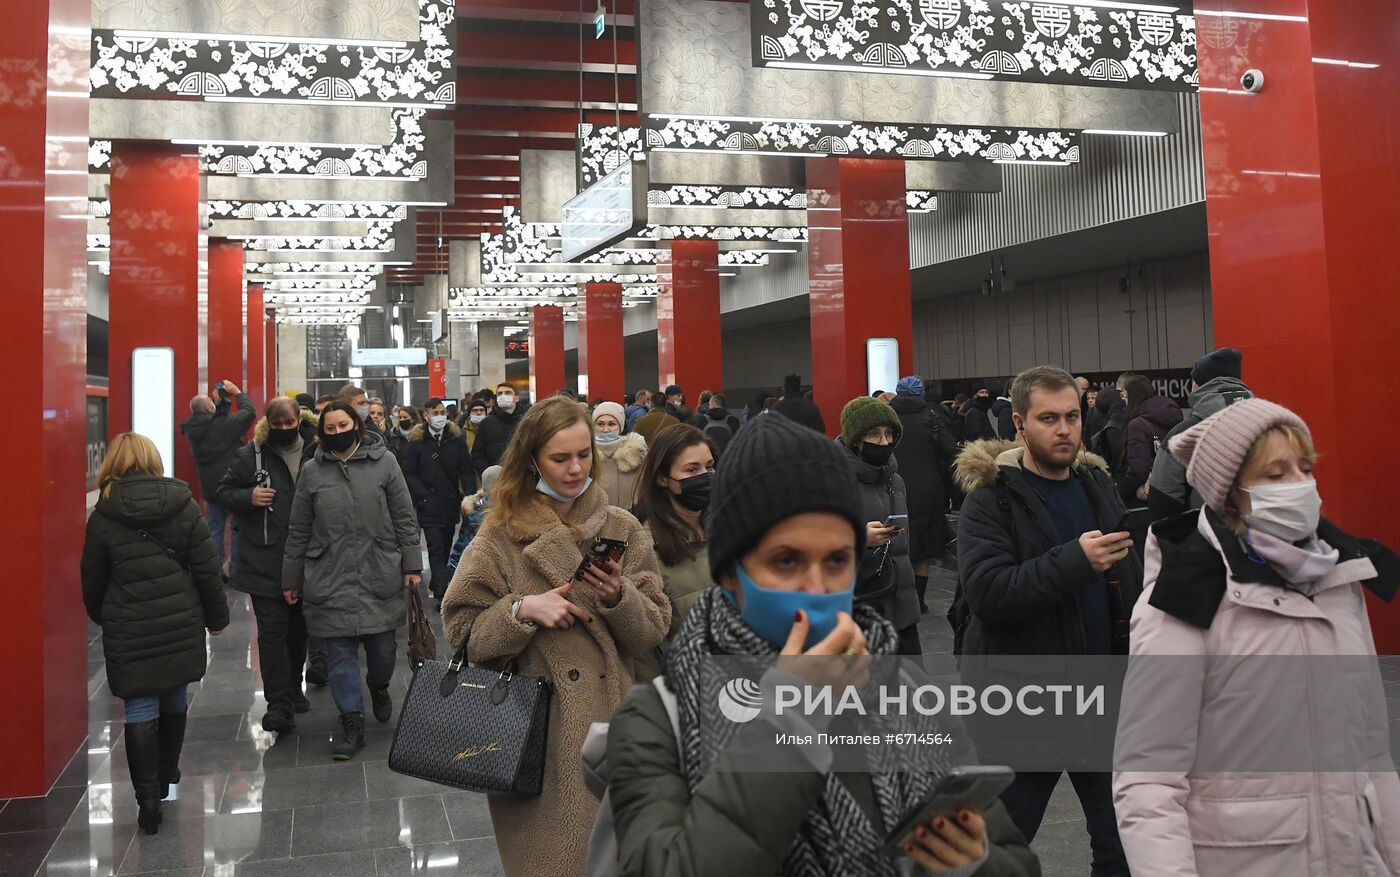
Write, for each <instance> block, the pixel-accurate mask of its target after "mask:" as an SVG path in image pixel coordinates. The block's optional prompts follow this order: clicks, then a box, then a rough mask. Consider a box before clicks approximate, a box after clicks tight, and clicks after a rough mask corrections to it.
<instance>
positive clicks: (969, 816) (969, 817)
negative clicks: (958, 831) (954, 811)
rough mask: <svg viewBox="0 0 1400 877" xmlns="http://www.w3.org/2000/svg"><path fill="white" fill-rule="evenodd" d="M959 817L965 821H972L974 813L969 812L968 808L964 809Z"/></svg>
mask: <svg viewBox="0 0 1400 877" xmlns="http://www.w3.org/2000/svg"><path fill="white" fill-rule="evenodd" d="M958 818H959V819H961V820H962V821H963V822H971V821H972V814H971V813H968V812H967V811H966V810H964V811H963V812H962V814H961V815H959V816H958Z"/></svg>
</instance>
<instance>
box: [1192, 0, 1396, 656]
mask: <svg viewBox="0 0 1400 877" xmlns="http://www.w3.org/2000/svg"><path fill="white" fill-rule="evenodd" d="M1197 11H1198V15H1197V22H1198V25H1197V29H1198V43H1199V53H1200V67H1201V92H1202V94H1201V121H1202V129H1203V132H1204V133H1203V138H1204V145H1205V161H1206V199H1207V200H1206V207H1207V215H1208V220H1209V233H1210V250H1211V253H1210V256H1211V286H1212V307H1213V310H1214V318H1215V342H1216V343H1217V344H1220V345H1230V346H1234V347H1239V348H1240V349H1241V350H1243V351H1244V378H1245V381H1246V382H1247V383H1249V385H1250V386H1251V387H1252V388H1253V389H1254V390H1255V392H1257V393H1259V394H1260V395H1262V396H1265V397H1266V398H1270V399H1273V400H1276V401H1278V402H1280V403H1282V404H1284V405H1287V406H1289V407H1290V408H1292V409H1294V410H1295V411H1297V412H1298V413H1299V414H1300V415H1301V416H1302V417H1303V418H1304V419H1305V420H1306V421H1307V422H1308V425H1309V427H1310V428H1311V429H1312V432H1313V437H1314V439H1315V441H1316V443H1317V445H1318V449H1319V451H1320V452H1321V454H1322V458H1321V461H1320V463H1319V467H1318V480H1319V484H1320V488H1321V491H1322V496H1323V499H1324V503H1325V505H1324V509H1323V513H1324V514H1326V515H1328V516H1329V517H1330V518H1332V519H1334V520H1336V521H1337V522H1338V523H1339V524H1340V525H1341V526H1342V527H1344V528H1347V529H1351V530H1353V531H1356V532H1360V533H1364V534H1366V535H1370V536H1375V537H1378V538H1381V539H1382V540H1384V541H1385V542H1387V543H1389V544H1390V545H1392V546H1394V545H1400V515H1396V514H1395V513H1394V509H1393V504H1394V502H1393V499H1392V498H1391V497H1390V496H1389V494H1390V492H1391V491H1389V490H1386V489H1384V488H1381V487H1379V486H1380V485H1390V484H1395V483H1400V438H1397V436H1396V433H1395V431H1394V430H1392V429H1389V428H1388V426H1387V425H1385V424H1377V425H1375V426H1374V428H1366V427H1362V426H1360V425H1359V423H1358V421H1357V418H1358V417H1362V418H1365V417H1366V416H1367V415H1368V414H1371V415H1375V414H1377V413H1379V412H1387V411H1391V410H1394V409H1395V408H1396V407H1397V406H1400V345H1397V344H1396V339H1397V338H1400V299H1397V297H1396V296H1395V281H1394V278H1395V277H1396V276H1398V275H1400V248H1397V247H1395V246H1393V244H1392V243H1391V241H1392V240H1393V238H1394V235H1395V229H1396V228H1397V227H1400V132H1397V129H1396V126H1395V118H1396V114H1395V112H1394V108H1395V107H1397V106H1400V77H1397V76H1396V75H1395V71H1396V69H1397V65H1400V8H1398V7H1397V6H1396V4H1395V3H1394V2H1393V0H1247V2H1245V0H1207V2H1204V3H1203V4H1198V5H1197ZM1220 12H1232V13H1237V14H1236V15H1235V16H1232V17H1222V16H1220V15H1218V14H1212V13H1220ZM1249 68H1258V69H1261V70H1263V71H1264V73H1265V85H1264V89H1263V90H1262V91H1261V92H1260V93H1259V94H1247V93H1245V92H1244V91H1243V90H1242V89H1241V87H1240V76H1241V74H1243V73H1244V71H1245V70H1247V69H1249ZM1371 617H1372V621H1373V625H1374V628H1375V631H1376V635H1377V641H1378V645H1379V646H1380V649H1381V651H1382V652H1395V651H1397V650H1400V613H1397V612H1396V610H1395V608H1394V607H1393V606H1392V607H1389V608H1387V607H1384V606H1382V605H1381V604H1379V603H1375V602H1373V603H1372V604H1371Z"/></svg>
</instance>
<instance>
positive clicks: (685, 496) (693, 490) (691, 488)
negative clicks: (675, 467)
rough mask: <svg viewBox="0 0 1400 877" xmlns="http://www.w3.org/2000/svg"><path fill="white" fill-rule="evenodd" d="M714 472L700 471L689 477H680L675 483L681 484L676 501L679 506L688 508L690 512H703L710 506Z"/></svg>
mask: <svg viewBox="0 0 1400 877" xmlns="http://www.w3.org/2000/svg"><path fill="white" fill-rule="evenodd" d="M714 480H715V473H713V472H701V473H700V474H699V475H692V476H690V477H689V478H682V479H680V480H679V481H677V482H676V483H677V484H679V485H680V486H681V492H680V494H679V495H676V494H674V493H673V494H672V496H675V497H676V502H678V503H680V505H681V508H683V509H689V510H690V511H692V512H703V511H704V510H705V509H707V508H709V507H710V488H711V487H712V486H713V484H714Z"/></svg>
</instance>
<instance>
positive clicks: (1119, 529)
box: [1112, 506, 1152, 533]
mask: <svg viewBox="0 0 1400 877" xmlns="http://www.w3.org/2000/svg"><path fill="white" fill-rule="evenodd" d="M1150 526H1152V509H1149V508H1147V507H1146V506H1144V507H1142V508H1136V509H1128V510H1127V511H1126V512H1124V513H1123V517H1121V518H1119V519H1118V525H1117V526H1116V527H1114V528H1113V530H1112V532H1114V533H1137V532H1139V531H1141V530H1146V529H1147V528H1148V527H1150Z"/></svg>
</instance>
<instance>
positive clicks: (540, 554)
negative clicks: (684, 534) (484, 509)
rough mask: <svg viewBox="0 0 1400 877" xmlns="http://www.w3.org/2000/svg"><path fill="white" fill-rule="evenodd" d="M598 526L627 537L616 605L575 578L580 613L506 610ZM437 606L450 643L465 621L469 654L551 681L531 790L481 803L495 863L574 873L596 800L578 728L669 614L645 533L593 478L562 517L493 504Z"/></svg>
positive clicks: (628, 673) (521, 871)
mask: <svg viewBox="0 0 1400 877" xmlns="http://www.w3.org/2000/svg"><path fill="white" fill-rule="evenodd" d="M599 536H603V537H606V538H609V539H619V540H626V542H627V550H626V552H625V553H624V554H623V559H622V577H623V582H624V583H623V592H622V600H621V601H620V602H619V603H618V604H617V606H615V607H613V608H612V609H607V608H604V607H603V606H602V605H601V604H600V603H599V602H598V600H597V599H596V598H595V597H594V595H593V593H592V591H590V590H589V589H588V588H587V587H586V586H583V585H580V586H578V587H576V588H575V589H574V590H573V591H572V592H571V593H570V595H569V599H570V600H571V601H572V602H574V603H576V604H578V605H579V606H582V607H583V608H585V609H587V610H588V611H589V612H590V613H591V614H592V615H593V622H592V623H591V624H578V625H575V626H574V627H572V628H570V629H567V630H545V629H538V630H537V629H535V628H533V627H530V626H529V625H525V624H521V623H519V622H516V621H514V620H513V619H512V618H511V617H510V607H511V604H512V603H514V602H515V601H516V600H518V599H519V598H521V597H524V596H528V595H531V594H543V593H544V592H545V591H549V590H552V589H554V588H557V587H558V586H560V585H562V584H564V583H565V582H567V581H569V580H571V579H572V578H573V575H574V572H575V571H576V570H577V569H578V567H579V564H580V563H582V562H583V549H584V548H586V547H588V546H589V545H591V544H592V543H593V540H594V539H596V538H597V537H599ZM442 617H443V624H444V626H445V628H446V632H447V638H448V640H449V641H450V642H451V643H452V647H453V649H454V650H455V649H456V648H457V646H458V645H459V644H460V643H461V641H462V638H463V637H464V636H465V635H466V633H467V629H468V626H469V625H473V622H475V623H474V625H473V626H472V627H471V642H470V644H469V656H470V658H471V660H472V661H473V662H479V663H493V662H496V663H499V662H501V661H503V659H508V658H513V657H518V663H519V667H518V672H520V673H522V674H525V675H529V676H543V677H545V678H546V679H548V680H550V681H551V682H552V683H553V684H554V695H553V700H552V702H551V706H550V711H549V745H548V752H547V754H546V756H545V768H544V791H543V793H542V794H540V796H539V797H535V798H517V797H511V796H506V795H490V796H488V803H489V805H490V808H491V823H492V826H493V828H494V829H495V834H496V846H497V848H498V849H499V851H500V855H501V862H502V863H503V864H504V866H505V872H506V874H508V875H511V877H579V875H582V874H583V872H584V863H585V855H586V853H587V850H588V834H589V831H590V830H591V829H592V827H593V818H594V816H595V814H596V813H597V808H598V802H597V801H596V800H595V799H594V797H593V795H592V794H590V793H589V791H588V789H587V788H586V787H585V786H584V783H583V773H582V769H581V762H580V755H579V752H580V749H581V748H582V746H583V739H584V736H585V735H586V734H587V732H588V726H589V725H590V724H592V723H593V722H606V721H609V720H610V719H611V718H612V714H613V711H614V710H615V709H617V705H618V704H619V703H620V702H621V701H622V697H623V695H625V694H626V693H627V691H628V689H629V688H631V686H632V682H633V677H632V670H631V666H630V665H631V658H632V656H635V655H641V654H647V653H650V652H651V651H652V650H653V649H654V648H656V646H657V645H658V644H659V643H660V642H661V641H662V639H663V638H664V637H665V636H666V632H667V629H668V627H669V625H670V621H671V604H670V601H669V600H667V599H666V595H665V594H664V593H663V592H662V588H661V573H660V569H659V567H658V566H657V562H656V554H655V552H653V550H652V547H651V537H650V535H649V534H648V533H647V532H646V530H644V529H643V528H642V525H641V524H639V523H637V519H636V518H634V517H632V515H631V514H629V513H627V512H625V511H622V510H621V509H617V508H613V507H612V506H609V505H607V503H606V499H605V497H604V495H603V489H602V487H601V486H600V485H598V484H594V485H593V486H592V487H590V488H589V489H588V490H587V491H586V492H585V493H584V494H583V496H582V497H581V498H580V499H579V501H578V502H577V503H576V504H575V506H574V509H573V511H572V512H571V513H570V515H569V518H568V520H567V521H561V520H560V519H559V518H558V517H557V515H556V514H555V512H554V510H553V508H552V507H551V506H550V505H548V504H547V503H546V502H545V501H544V500H543V499H540V500H539V501H538V502H536V503H534V504H533V505H532V506H531V507H530V509H529V510H528V511H527V512H526V513H525V514H521V515H517V516H515V517H514V518H511V519H507V518H506V516H505V515H503V514H501V513H500V512H499V511H496V512H493V513H492V514H490V515H487V516H486V522H485V523H484V524H483V525H482V528H481V532H480V533H479V534H477V537H476V538H475V539H473V540H472V543H471V545H470V546H469V547H468V548H467V551H466V553H465V554H464V555H463V556H462V562H461V564H460V565H459V566H458V568H457V574H456V576H455V577H454V578H453V580H452V584H451V586H450V587H449V588H448V590H447V595H446V597H445V598H444V599H443V603H442Z"/></svg>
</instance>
